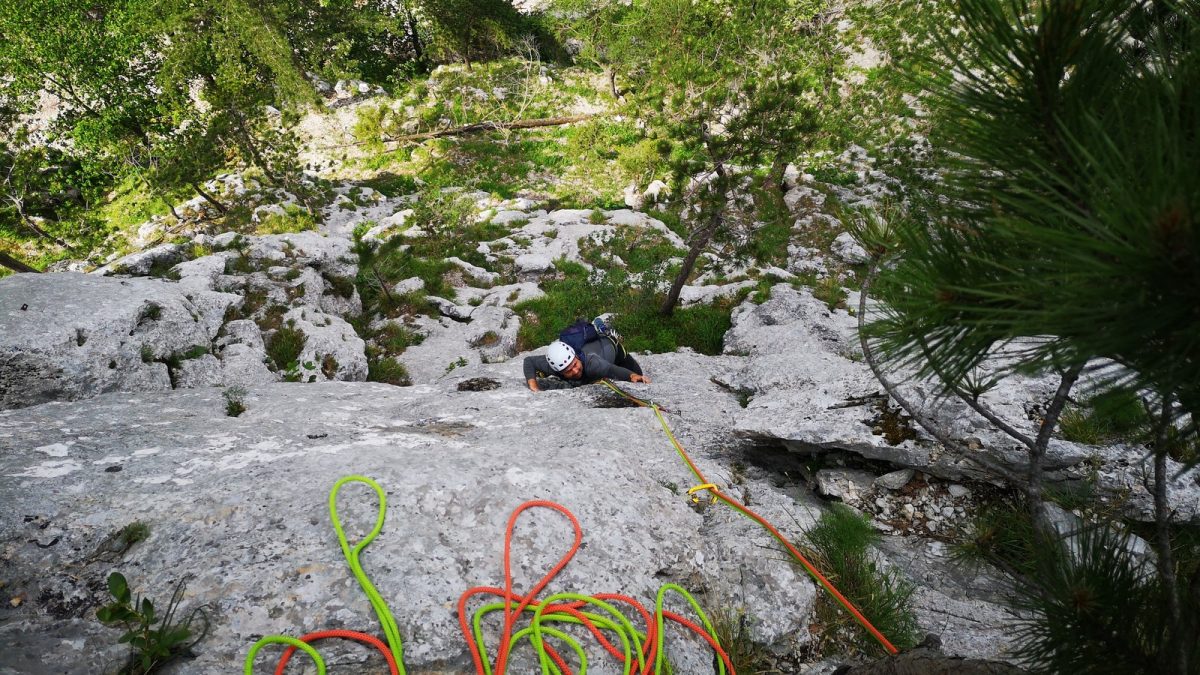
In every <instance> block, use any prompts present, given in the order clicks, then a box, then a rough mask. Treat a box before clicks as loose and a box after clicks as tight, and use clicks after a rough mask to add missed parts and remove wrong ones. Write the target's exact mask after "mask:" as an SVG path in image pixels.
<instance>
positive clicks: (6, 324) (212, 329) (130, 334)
mask: <svg viewBox="0 0 1200 675" xmlns="http://www.w3.org/2000/svg"><path fill="white" fill-rule="evenodd" d="M235 300H237V297H236V296H232V295H227V294H223V293H214V292H209V291H196V292H190V293H185V292H184V289H182V288H180V286H179V285H177V284H174V283H171V282H167V281H161V280H158V279H146V278H133V279H118V278H113V277H102V276H96V275H83V274H73V273H63V274H16V275H13V276H10V277H7V278H5V279H0V385H2V386H0V407H3V408H15V407H23V406H28V405H34V404H37V403H43V402H46V401H71V400H77V399H81V398H88V397H91V396H95V395H97V394H100V393H102V392H106V391H157V390H165V389H170V388H171V380H170V377H169V376H168V372H167V366H166V365H165V364H166V363H168V362H171V361H172V360H174V359H176V358H178V356H179V355H180V354H183V353H186V352H188V351H189V350H193V349H194V348H197V347H200V348H203V349H205V350H207V349H210V348H211V345H212V339H213V338H214V337H215V336H216V333H217V331H218V330H219V328H220V325H221V321H222V317H223V316H224V313H225V310H226V309H227V308H228V307H229V306H230V305H231V304H233V302H234V301H235Z"/></svg>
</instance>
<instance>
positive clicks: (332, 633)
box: [275, 630, 400, 675]
mask: <svg viewBox="0 0 1200 675" xmlns="http://www.w3.org/2000/svg"><path fill="white" fill-rule="evenodd" d="M325 638H344V639H347V640H356V641H358V642H363V643H366V644H369V645H371V646H372V647H374V648H376V649H378V650H379V651H380V652H382V653H383V658H385V659H387V664H388V672H389V673H391V674H392V675H398V673H399V672H400V669H399V668H397V667H396V659H395V657H393V656H392V652H391V650H390V649H388V646H387V645H386V644H384V642H383V640H380V639H379V638H377V637H375V636H374V635H368V634H366V633H359V632H356V631H352V630H322V631H317V632H315V633H309V634H308V635H302V636H300V638H299V639H300V641H301V642H313V641H315V640H324V639H325ZM296 649H298V648H297V647H292V646H289V647H288V648H287V649H285V650H284V652H283V655H282V656H280V657H279V665H277V666H275V675H283V670H284V668H287V664H288V661H290V660H291V659H292V655H293V654H295V653H296Z"/></svg>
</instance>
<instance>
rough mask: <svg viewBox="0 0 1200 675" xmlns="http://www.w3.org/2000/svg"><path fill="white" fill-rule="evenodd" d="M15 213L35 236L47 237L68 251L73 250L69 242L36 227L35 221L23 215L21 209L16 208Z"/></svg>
mask: <svg viewBox="0 0 1200 675" xmlns="http://www.w3.org/2000/svg"><path fill="white" fill-rule="evenodd" d="M17 213H18V215H20V216H21V223H22V224H23V225H25V227H27V228H29V229H30V230H32V231H33V233H34V234H36V235H37V236H39V237H42V238H44V239H49V240H50V241H52V242H54V243H55V244H58V245H59V246H61V247H63V248H65V249H67V250H68V251H71V252H72V253H74V252H75V247H74V246H71V245H70V244H68V243H67V242H65V241H63V240H62V239H59V238H58V237H56V236H54V235H52V234H50V233H49V232H47V231H45V230H43V229H42V228H40V227H38V225H37V223H35V222H33V220H32V219H30V218H29V216H27V215H25V212H24V211H22V210H21V209H20V208H18V209H17Z"/></svg>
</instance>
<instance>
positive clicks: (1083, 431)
mask: <svg viewBox="0 0 1200 675" xmlns="http://www.w3.org/2000/svg"><path fill="white" fill-rule="evenodd" d="M1151 428H1152V421H1151V419H1150V416H1149V414H1147V412H1146V408H1145V406H1144V405H1142V401H1141V399H1139V398H1138V396H1137V393H1136V392H1132V391H1128V390H1124V389H1114V390H1112V391H1107V392H1104V393H1101V394H1098V395H1096V396H1093V397H1091V398H1089V399H1087V400H1086V401H1084V402H1083V404H1082V405H1079V406H1070V407H1068V408H1067V409H1066V410H1064V411H1063V414H1062V418H1061V419H1060V420H1059V433H1061V434H1062V437H1063V438H1064V439H1065V440H1068V441H1074V442H1076V443H1087V444H1089V445H1101V444H1105V443H1116V442H1131V443H1138V442H1145V441H1148V440H1149V439H1150V436H1151Z"/></svg>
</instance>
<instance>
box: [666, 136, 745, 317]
mask: <svg viewBox="0 0 1200 675" xmlns="http://www.w3.org/2000/svg"><path fill="white" fill-rule="evenodd" d="M700 133H701V137H702V138H703V139H704V147H705V148H706V149H707V150H708V155H709V157H711V158H712V160H713V170H714V171H715V172H716V174H717V179H716V180H715V181H713V183H714V185H713V187H712V189H713V190H714V194H715V199H714V202H715V203H714V204H713V211H712V215H710V216H709V219H708V224H707V225H705V226H704V229H703V230H700V231H699V232H697V233H696V236H695V237H694V238H693V239H692V243H691V246H689V247H688V254H687V257H686V258H684V259H683V267H682V268H680V270H679V274H677V275H675V281H674V282H672V283H671V290H670V291H669V292H668V293H667V297H666V299H665V300H663V304H662V306H661V307H660V308H659V310H658V313H659V314H661V315H662V316H671V315H672V314H674V313H675V304H676V303H678V302H679V293H680V292H681V291H683V285H684V284H686V283H687V280H688V277H689V276H691V274H692V269H693V268H694V267H695V266H696V259H697V258H699V257H700V253H701V252H703V251H704V249H705V247H707V246H708V242H709V240H711V239H712V238H713V235H714V234H716V233H717V230H718V229H720V227H721V223H723V222H724V220H725V205H726V203H727V202H728V198H727V197H726V191H727V190H728V189H729V176H728V175H727V174H726V172H725V158H724V157H721V156H720V155H719V154H717V153H716V152H715V151H714V150H713V147H712V137H711V136H709V135H708V129H703V130H702V131H701V132H700Z"/></svg>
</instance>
